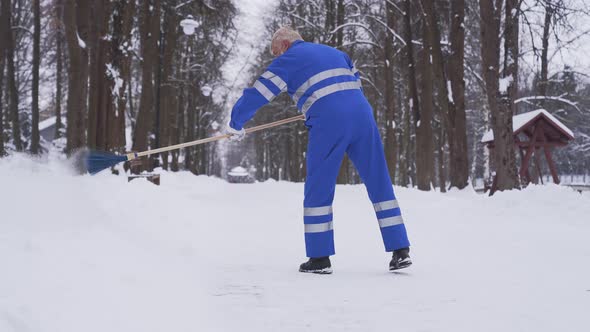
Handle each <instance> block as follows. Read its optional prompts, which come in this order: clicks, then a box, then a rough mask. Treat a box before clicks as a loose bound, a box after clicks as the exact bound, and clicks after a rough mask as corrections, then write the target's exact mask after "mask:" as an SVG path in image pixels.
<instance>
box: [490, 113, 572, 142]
mask: <svg viewBox="0 0 590 332" xmlns="http://www.w3.org/2000/svg"><path fill="white" fill-rule="evenodd" d="M539 116H544V117H545V118H546V119H547V120H548V121H549V122H551V123H552V124H554V125H555V126H556V127H559V128H560V129H561V130H562V131H564V132H565V133H567V134H568V135H569V136H570V137H572V138H573V137H574V133H573V132H572V131H571V130H570V129H569V128H568V127H567V126H566V125H564V124H563V123H562V122H561V121H559V120H557V118H555V117H554V116H553V115H551V113H549V112H547V111H546V110H544V109H538V110H536V111H532V112H527V113H522V114H519V115H515V116H513V117H512V131H513V132H517V131H519V130H520V129H521V128H523V127H524V126H526V125H527V124H529V123H530V122H531V121H534V120H536V119H537V117H539ZM493 140H494V133H493V132H492V130H491V129H490V130H488V131H487V132H486V133H485V134H484V135H483V137H482V138H481V142H482V143H487V142H491V141H493Z"/></svg>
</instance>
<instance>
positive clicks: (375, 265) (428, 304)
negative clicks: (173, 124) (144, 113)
mask: <svg viewBox="0 0 590 332" xmlns="http://www.w3.org/2000/svg"><path fill="white" fill-rule="evenodd" d="M0 183H1V184H2V191H1V194H0V202H2V203H1V204H2V218H1V220H0V262H2V274H1V275H0V281H1V282H0V331H7V332H11V331H39V332H45V331H61V332H78V331H85V332H93V331H97V332H98V331H100V332H104V331H111V332H118V331H121V332H123V331H125V332H127V331H142V332H143V331H175V332H178V331H301V330H306V331H383V330H390V329H395V330H399V331H494V332H496V331H522V330H526V331H554V330H558V329H563V328H564V327H566V329H567V330H572V331H581V330H583V329H584V326H589V325H590V317H589V316H588V315H587V309H588V308H589V307H590V283H589V280H590V266H589V265H588V264H587V263H588V261H590V244H589V242H588V234H590V223H589V222H588V217H587V216H588V215H590V195H589V194H587V193H586V194H578V193H576V192H574V191H572V190H570V189H568V188H565V187H559V186H555V185H548V186H536V187H535V186H532V187H529V188H528V189H526V190H523V191H520V192H507V193H498V194H497V195H495V196H494V197H492V198H489V197H487V196H480V195H477V194H475V193H474V192H473V191H471V190H463V191H451V192H450V193H447V194H439V193H434V192H420V191H417V190H412V189H404V188H400V189H398V190H397V194H398V198H399V201H400V204H401V206H402V209H403V212H404V215H405V218H406V225H407V227H408V231H409V234H410V239H411V241H412V243H413V247H412V256H413V259H414V264H415V265H414V266H412V267H411V268H410V269H407V270H405V271H403V272H399V273H395V274H394V273H389V272H387V269H386V268H387V264H388V262H389V255H388V254H386V253H384V252H383V248H382V244H381V242H380V237H379V231H378V227H377V222H376V221H375V220H374V213H373V212H372V207H371V204H370V202H369V201H368V200H367V199H366V193H365V190H364V188H363V187H362V186H339V187H338V188H337V193H336V201H335V203H334V211H335V232H336V233H335V234H336V252H337V255H336V256H334V258H333V260H332V263H333V266H334V271H335V272H334V274H333V275H330V276H317V275H306V274H300V273H298V272H297V267H298V264H299V263H300V262H302V261H303V259H304V257H303V256H304V248H303V233H302V232H303V226H302V221H301V220H302V209H301V200H302V192H303V185H302V184H294V183H283V182H274V181H270V182H266V183H258V184H252V185H243V184H240V185H232V184H228V183H226V182H223V181H221V180H218V179H213V178H208V177H196V176H193V175H190V174H189V173H177V174H171V173H163V174H162V185H161V186H155V185H152V184H150V183H148V182H147V181H143V180H135V181H132V182H130V183H127V180H126V178H125V177H124V176H119V177H117V176H111V175H108V174H99V175H97V176H95V177H91V176H74V175H72V172H71V171H70V170H69V168H68V167H67V165H66V163H65V162H64V161H60V160H56V159H52V158H49V159H45V160H30V159H28V158H25V157H22V156H14V157H10V158H7V159H6V158H5V159H0Z"/></svg>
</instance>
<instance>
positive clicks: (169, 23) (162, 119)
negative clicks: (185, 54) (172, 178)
mask: <svg viewBox="0 0 590 332" xmlns="http://www.w3.org/2000/svg"><path fill="white" fill-rule="evenodd" d="M175 4H176V1H169V2H168V3H167V4H166V8H165V16H164V36H163V38H162V41H163V44H164V45H163V46H164V48H163V56H162V82H161V83H162V87H161V99H160V100H161V105H162V107H161V109H160V112H159V132H160V139H159V143H160V146H168V145H171V144H172V142H173V137H172V135H171V133H172V130H171V127H172V124H174V123H175V120H176V117H175V107H174V104H175V100H176V96H177V89H176V87H175V86H174V84H173V82H172V80H171V79H172V74H173V65H174V60H175V57H174V54H175V50H176V44H177V40H178V26H179V25H178V24H179V22H178V21H179V16H178V15H177V14H176V13H175V12H174V6H175ZM162 167H163V168H164V169H168V153H163V154H162Z"/></svg>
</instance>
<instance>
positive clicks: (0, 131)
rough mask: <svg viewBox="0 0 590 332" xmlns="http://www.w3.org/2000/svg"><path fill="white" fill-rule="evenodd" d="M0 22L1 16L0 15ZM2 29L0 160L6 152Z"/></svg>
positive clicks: (0, 55) (0, 32)
mask: <svg viewBox="0 0 590 332" xmlns="http://www.w3.org/2000/svg"><path fill="white" fill-rule="evenodd" d="M0 20H2V15H0ZM1 40H2V27H1V26H0V158H1V157H4V156H5V155H6V150H5V148H4V116H3V113H4V103H3V100H2V97H3V94H4V89H2V87H3V86H4V56H3V53H4V48H3V45H2V41H1Z"/></svg>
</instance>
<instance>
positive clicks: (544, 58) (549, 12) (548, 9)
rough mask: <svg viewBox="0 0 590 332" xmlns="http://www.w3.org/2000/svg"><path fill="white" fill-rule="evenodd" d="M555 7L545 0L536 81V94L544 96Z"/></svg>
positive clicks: (542, 104)
mask: <svg viewBox="0 0 590 332" xmlns="http://www.w3.org/2000/svg"><path fill="white" fill-rule="evenodd" d="M554 12H555V9H554V7H553V4H552V0H545V22H544V25H543V37H542V44H543V46H542V47H543V49H542V50H541V77H540V78H539V81H538V82H537V95H539V96H546V95H547V84H548V83H549V82H548V76H549V75H548V74H549V73H548V71H549V70H548V67H549V59H548V54H549V31H550V29H551V19H552V18H553V14H554ZM541 106H542V107H544V106H545V100H544V99H543V100H541Z"/></svg>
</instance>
